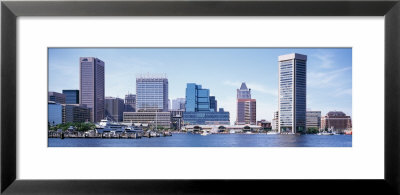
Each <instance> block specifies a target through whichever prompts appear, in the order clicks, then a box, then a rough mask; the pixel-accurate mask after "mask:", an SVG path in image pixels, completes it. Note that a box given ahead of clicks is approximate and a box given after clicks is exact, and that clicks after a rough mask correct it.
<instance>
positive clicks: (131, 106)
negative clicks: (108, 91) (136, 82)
mask: <svg viewBox="0 0 400 195" xmlns="http://www.w3.org/2000/svg"><path fill="white" fill-rule="evenodd" d="M125 112H136V95H135V94H126V95H125Z"/></svg>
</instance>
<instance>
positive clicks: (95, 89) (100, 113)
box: [79, 57, 105, 122]
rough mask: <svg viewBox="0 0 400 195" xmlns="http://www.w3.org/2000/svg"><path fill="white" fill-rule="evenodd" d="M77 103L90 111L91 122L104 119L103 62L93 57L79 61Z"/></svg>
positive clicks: (82, 58)
mask: <svg viewBox="0 0 400 195" xmlns="http://www.w3.org/2000/svg"><path fill="white" fill-rule="evenodd" d="M79 66H80V68H79V69H80V71H79V73H80V82H79V102H80V104H84V105H86V106H87V107H88V108H90V109H91V112H90V115H91V116H90V120H91V122H99V121H100V120H102V119H104V104H105V103H104V94H105V91H104V81H105V79H104V62H103V61H101V60H100V59H98V58H94V57H81V58H80V59H79Z"/></svg>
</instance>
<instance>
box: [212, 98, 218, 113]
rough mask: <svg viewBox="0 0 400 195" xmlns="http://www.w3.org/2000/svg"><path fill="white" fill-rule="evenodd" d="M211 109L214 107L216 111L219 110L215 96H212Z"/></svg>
mask: <svg viewBox="0 0 400 195" xmlns="http://www.w3.org/2000/svg"><path fill="white" fill-rule="evenodd" d="M210 109H213V111H214V112H217V110H218V102H217V100H216V99H215V96H210Z"/></svg>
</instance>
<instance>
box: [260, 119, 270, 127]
mask: <svg viewBox="0 0 400 195" xmlns="http://www.w3.org/2000/svg"><path fill="white" fill-rule="evenodd" d="M257 126H260V127H262V128H264V129H272V126H271V122H269V121H267V120H265V119H261V120H260V121H257Z"/></svg>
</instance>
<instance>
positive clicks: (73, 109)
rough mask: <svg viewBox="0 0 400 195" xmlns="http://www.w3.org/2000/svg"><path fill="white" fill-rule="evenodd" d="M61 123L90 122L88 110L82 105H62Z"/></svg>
mask: <svg viewBox="0 0 400 195" xmlns="http://www.w3.org/2000/svg"><path fill="white" fill-rule="evenodd" d="M62 109H63V110H62V122H63V123H68V122H72V123H81V122H89V121H90V108H88V107H86V105H82V104H64V105H62Z"/></svg>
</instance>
